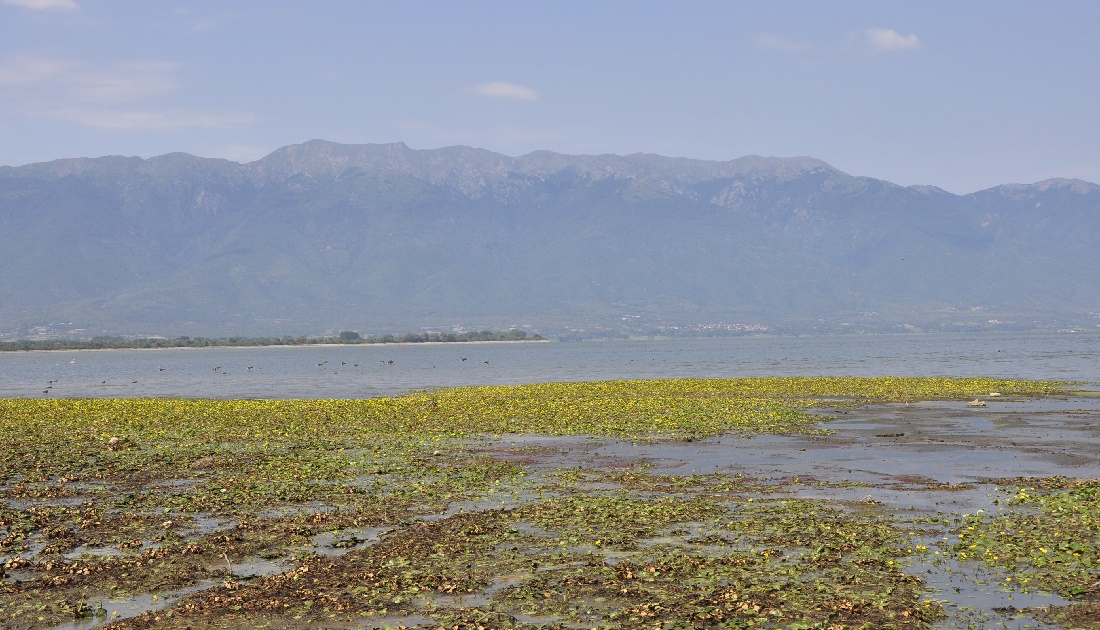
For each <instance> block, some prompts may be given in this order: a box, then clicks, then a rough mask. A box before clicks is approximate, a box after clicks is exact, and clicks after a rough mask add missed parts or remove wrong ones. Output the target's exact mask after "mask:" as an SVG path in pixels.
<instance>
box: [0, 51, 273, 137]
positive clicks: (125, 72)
mask: <svg viewBox="0 0 1100 630" xmlns="http://www.w3.org/2000/svg"><path fill="white" fill-rule="evenodd" d="M179 69H180V65H179V64H176V63H172V62H165V61H131V62H124V63H117V64H113V65H109V66H91V65H90V64H88V63H86V62H83V61H78V60H73V59H50V58H36V57H27V56H23V57H16V58H13V59H10V60H8V61H6V62H0V86H2V87H3V88H4V89H3V90H0V112H2V113H4V114H6V115H8V116H11V117H16V118H24V119H42V118H46V119H51V120H61V121H66V122H71V123H75V124H78V125H81V126H85V127H93V128H96V129H145V130H158V129H159V130H176V129H183V128H206V129H221V128H229V127H237V126H241V125H245V124H249V123H252V122H254V121H255V116H254V115H253V114H250V113H243V112H232V111H220V110H217V109H186V108H180V107H178V106H175V105H174V104H172V103H169V102H168V101H167V97H170V96H175V95H176V94H177V93H178V92H179V91H180V90H181V86H180V82H179V81H178V80H177V77H176V75H177V73H178V71H179Z"/></svg>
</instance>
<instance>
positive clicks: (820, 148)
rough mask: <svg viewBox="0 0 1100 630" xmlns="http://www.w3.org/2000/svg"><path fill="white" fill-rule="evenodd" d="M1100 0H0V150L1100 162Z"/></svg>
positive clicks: (914, 169)
mask: <svg viewBox="0 0 1100 630" xmlns="http://www.w3.org/2000/svg"><path fill="white" fill-rule="evenodd" d="M1097 25H1100V2H1095V1H1092V0H1087V1H1063V2H1045V3H1039V2H1001V1H998V2H985V1H973V2H957V1H955V0H952V1H949V2H940V1H935V0H932V1H927V2H904V3H903V2H881V1H880V0H875V1H871V2H861V1H843V2H809V1H804V2H785V1H782V0H779V1H768V2H765V1H763V0H760V1H757V2H739V1H734V0H725V1H715V2H711V1H706V0H697V1H694V2H688V3H672V2H657V1H643V2H638V1H637V0H627V1H618V0H601V1H599V2H592V1H591V0H586V1H583V2H581V1H573V0H554V1H553V2H535V1H530V2H528V1H523V2H515V1H500V2H484V1H477V0H469V1H463V2H453V1H449V0H448V1H444V0H440V1H436V2H425V1H419V0H402V1H400V2H392V1H386V2H372V1H354V2H353V1H350V0H349V1H344V2H337V1H335V0H313V1H310V2H305V1H301V2H285V1H281V0H240V1H229V2H227V1H225V0H219V1H216V2H215V1H206V0H192V1H188V2H176V3H173V2H167V1H165V2H159V1H157V2H146V1H135V0H130V1H125V2H124V1H121V0H0V165H8V166H18V165H22V164H27V163H31V162H42V161H49V160H54V159H59V158H69V157H97V156H102V155H137V156H141V157H151V156H154V155H161V154H164V153H170V152H174V151H183V152H186V153H191V154H194V155H200V156H204V157H220V158H227V159H231V160H235V161H241V162H247V161H251V160H255V159H258V158H260V157H262V156H264V155H266V154H267V153H270V152H271V151H273V150H275V149H277V148H279V147H282V146H285V145H289V144H296V143H300V142H305V141H307V140H311V139H315V138H320V139H325V140H331V141H335V142H342V143H353V144H360V143H385V142H404V143H406V144H407V145H409V146H410V147H412V148H414V149H432V148H438V147H444V146H451V145H469V146H475V147H481V148H485V149H490V150H492V151H497V152H500V153H504V154H506V155H511V156H517V155H522V154H525V153H528V152H531V151H536V150H543V149H548V150H551V151H557V152H560V153H569V154H600V153H615V154H630V153H639V152H640V153H656V154H660V155H668V156H681V157H689V158H697V159H706V160H730V159H735V158H738V157H742V156H745V155H765V156H781V157H788V156H799V155H806V156H812V157H815V158H819V159H822V160H825V161H826V162H828V163H830V164H832V165H833V166H835V167H837V168H839V169H841V170H843V171H845V172H848V173H850V174H853V175H863V176H869V177H875V178H880V179H885V180H889V181H891V182H895V183H897V184H902V185H914V184H924V185H934V186H939V187H941V188H944V189H946V190H949V191H951V192H954V193H958V194H963V193H969V192H974V191H977V190H982V189H985V188H989V187H992V186H996V185H999V184H1004V183H1033V182H1037V181H1041V180H1044V179H1048V178H1052V177H1066V178H1081V179H1084V180H1087V181H1091V182H1100V81H1098V80H1097V77H1098V76H1100V37H1097V36H1096V35H1095V29H1096V27H1097Z"/></svg>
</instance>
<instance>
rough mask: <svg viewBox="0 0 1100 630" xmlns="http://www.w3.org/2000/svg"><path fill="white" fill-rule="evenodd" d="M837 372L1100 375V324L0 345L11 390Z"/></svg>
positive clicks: (191, 389)
mask: <svg viewBox="0 0 1100 630" xmlns="http://www.w3.org/2000/svg"><path fill="white" fill-rule="evenodd" d="M391 362H392V363H391ZM830 375H833V376H841V375H843V376H887V375H891V376H989V377H998V378H1027V379H1046V380H1070V381H1082V382H1086V383H1089V384H1091V385H1093V386H1096V385H1098V384H1100V332H1076V333H1070V332H1032V333H908V334H905V333H899V334H877V335H871V334H867V335H819V336H797V337H796V336H771V335H760V336H745V337H720V338H707V339H660V340H631V341H586V342H568V343H560V342H523V343H471V344H410V345H403V344H389V345H353V346H305V347H302V346H295V347H263V348H203V349H166V350H103V351H76V352H4V353H0V397H43V396H46V397H132V396H138V397H172V396H180V397H199V398H368V397H374V396H389V395H397V394H402V393H405V392H408V391H412V390H418V389H425V388H439V387H455V386H463V385H498V384H521V383H537V382H551V381H588V380H614V379H649V378H679V377H742V376H830Z"/></svg>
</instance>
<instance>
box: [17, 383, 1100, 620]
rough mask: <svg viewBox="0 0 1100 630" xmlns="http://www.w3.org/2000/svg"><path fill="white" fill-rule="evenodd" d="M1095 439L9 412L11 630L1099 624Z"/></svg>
mask: <svg viewBox="0 0 1100 630" xmlns="http://www.w3.org/2000/svg"><path fill="white" fill-rule="evenodd" d="M994 393H996V394H999V395H996V396H994V395H992V394H994ZM968 403H969V404H970V405H973V406H968ZM978 403H982V404H984V406H979V405H978ZM1098 417H1100V405H1098V404H1097V400H1096V398H1093V397H1090V396H1089V395H1088V394H1087V393H1084V392H1073V391H1072V387H1071V386H1069V385H1066V384H1059V383H1048V382H1034V381H998V380H991V379H939V378H937V379H917V378H873V379H869V378H859V379H856V378H775V379H699V380H658V381H620V382H600V383H561V384H543V385H531V386H508V387H486V388H476V387H475V388H459V389H449V390H440V391H432V392H418V393H416V394H412V395H408V396H402V397H397V398H384V399H369V400H355V401H348V400H300V401H206V400H163V399H97V400H54V401H45V400H26V399H6V400H0V492H2V493H3V499H4V504H3V506H2V507H0V536H3V538H2V539H0V559H2V560H3V571H4V575H3V576H2V580H3V581H2V582H0V625H3V626H4V627H11V628H89V627H111V628H120V629H121V628H253V627H271V628H383V627H395V628H396V627H419V628H440V627H444V628H455V627H458V628H479V627H480V628H536V627H560V628H592V627H607V628H679V627H682V628H697V627H703V628H706V627H714V628H739V627H768V628H856V627H868V628H888V627H894V628H924V627H988V626H993V625H1002V626H1004V627H1045V626H1051V627H1054V626H1059V625H1060V626H1062V627H1067V628H1074V627H1097V623H1096V622H1095V619H1097V618H1098V616H1100V615H1097V612H1098V607H1100V605H1098V604H1097V598H1098V596H1100V575H1098V571H1100V557H1098V555H1097V553H1098V552H1097V548H1098V547H1100V539H1098V538H1100V537H1098V528H1100V520H1098V519H1100V513H1098V512H1100V482H1097V481H1095V479H1096V478H1098V477H1100V455H1098V454H1100V423H1098V422H1097V419H1098ZM1090 624H1091V625H1090Z"/></svg>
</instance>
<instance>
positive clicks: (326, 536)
mask: <svg viewBox="0 0 1100 630" xmlns="http://www.w3.org/2000/svg"><path fill="white" fill-rule="evenodd" d="M392 529H393V528H392V527H349V528H347V529H341V530H339V531H335V532H324V533H322V534H317V535H316V536H314V537H313V546H314V547H315V549H314V553H316V554H317V555H319V556H342V555H344V554H345V553H347V552H349V551H352V550H355V549H363V548H364V547H369V546H370V545H373V544H374V543H376V542H378V541H379V539H381V537H382V535H383V534H385V533H386V532H389V531H391V530H392Z"/></svg>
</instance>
